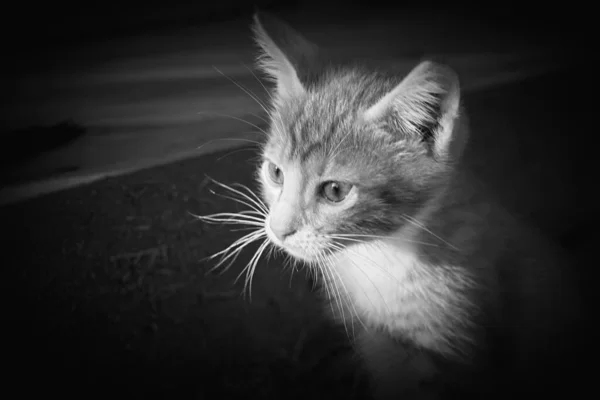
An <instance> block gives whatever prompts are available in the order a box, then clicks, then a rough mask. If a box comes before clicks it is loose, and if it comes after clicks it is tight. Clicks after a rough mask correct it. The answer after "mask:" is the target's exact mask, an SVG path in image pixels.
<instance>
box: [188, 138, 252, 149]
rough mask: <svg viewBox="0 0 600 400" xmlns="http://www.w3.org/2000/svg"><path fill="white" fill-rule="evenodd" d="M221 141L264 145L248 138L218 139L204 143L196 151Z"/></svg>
mask: <svg viewBox="0 0 600 400" xmlns="http://www.w3.org/2000/svg"><path fill="white" fill-rule="evenodd" d="M219 140H232V141H238V142H247V143H253V144H256V145H258V146H260V145H262V143H260V142H259V141H257V140H252V139H246V138H217V139H211V140H209V141H208V142H204V143H202V144H201V145H200V146H198V147H196V150H202V148H203V147H205V146H208V145H209V144H211V143H214V142H217V141H219Z"/></svg>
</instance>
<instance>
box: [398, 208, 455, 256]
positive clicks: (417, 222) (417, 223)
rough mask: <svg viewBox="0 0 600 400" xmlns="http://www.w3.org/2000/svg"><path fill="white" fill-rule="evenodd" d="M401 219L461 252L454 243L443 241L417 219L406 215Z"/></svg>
mask: <svg viewBox="0 0 600 400" xmlns="http://www.w3.org/2000/svg"><path fill="white" fill-rule="evenodd" d="M401 217H402V218H403V219H404V220H405V221H408V222H410V223H412V224H413V225H415V226H416V227H418V228H421V229H423V230H424V231H425V232H427V233H429V234H430V235H432V236H433V237H435V238H436V239H438V240H440V241H441V242H443V243H445V244H446V245H448V246H450V247H452V248H453V249H454V250H457V251H459V249H458V248H457V247H456V246H454V245H453V244H452V243H449V242H448V241H446V240H444V239H442V238H441V237H440V236H438V235H436V234H435V233H433V232H432V231H431V230H430V229H428V228H427V227H426V226H425V225H424V224H422V223H421V222H419V221H418V220H417V219H415V218H413V217H411V216H408V215H406V214H402V215H401Z"/></svg>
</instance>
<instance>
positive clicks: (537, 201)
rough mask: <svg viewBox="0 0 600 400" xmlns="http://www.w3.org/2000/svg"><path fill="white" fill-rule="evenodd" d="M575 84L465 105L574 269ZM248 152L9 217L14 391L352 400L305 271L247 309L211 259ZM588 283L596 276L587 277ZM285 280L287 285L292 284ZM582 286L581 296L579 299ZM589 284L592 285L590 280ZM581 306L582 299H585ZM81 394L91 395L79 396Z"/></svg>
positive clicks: (504, 178) (475, 156)
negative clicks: (222, 193) (227, 197)
mask: <svg viewBox="0 0 600 400" xmlns="http://www.w3.org/2000/svg"><path fill="white" fill-rule="evenodd" d="M569 79H570V75H569V74H568V73H565V74H561V75H553V76H549V77H546V78H544V79H540V80H537V81H532V82H529V83H527V84H520V85H517V86H506V87H503V88H499V89H496V90H491V91H488V92H485V93H479V94H474V95H472V96H467V98H466V100H465V101H466V104H467V106H468V107H469V109H470V110H471V114H472V118H471V119H472V125H473V130H474V131H475V132H474V133H473V135H472V139H473V140H472V145H471V148H470V150H469V153H468V155H467V157H468V159H469V160H470V161H469V163H470V164H471V166H472V167H473V169H474V170H475V171H476V173H478V174H479V175H480V176H482V177H483V178H485V179H486V181H488V183H489V184H490V186H491V187H492V188H494V190H496V191H497V193H498V195H499V196H500V197H501V198H502V199H503V200H504V202H505V203H506V204H508V205H509V206H510V207H512V208H513V209H515V210H516V211H518V212H519V213H520V214H521V215H523V216H524V217H526V218H529V219H531V220H532V221H534V222H536V223H537V224H538V225H540V226H542V227H543V228H544V229H545V230H546V231H547V232H548V233H549V234H550V235H551V236H553V237H555V238H557V239H559V240H561V241H562V242H563V243H564V244H565V245H567V246H569V249H570V251H571V253H572V254H573V255H574V256H576V257H580V259H581V260H582V262H581V263H580V269H581V271H582V276H583V277H585V275H584V274H585V272H586V269H591V264H588V263H586V262H583V261H584V260H585V257H586V254H591V249H592V243H595V240H594V239H593V237H592V236H591V233H590V231H587V233H586V231H585V229H587V228H586V227H587V226H590V222H589V221H590V220H591V218H592V216H593V215H594V213H595V210H593V208H592V206H593V201H592V200H586V199H587V196H585V194H586V189H585V188H586V182H589V177H590V176H591V167H592V163H591V158H590V155H591V154H592V150H591V149H589V147H590V146H583V145H582V143H587V139H588V137H589V135H590V134H588V133H587V131H586V130H585V129H583V128H584V127H585V125H584V124H583V123H582V122H581V121H585V116H586V113H585V112H584V110H583V109H581V107H579V106H578V105H575V104H573V103H571V102H568V103H562V102H560V101H558V100H557V99H561V98H565V96H564V94H565V93H567V92H569V91H570V90H571V89H572V88H571V85H570V80H569ZM255 156H256V154H255V152H254V151H253V150H252V149H251V148H250V149H248V150H245V151H241V152H236V153H233V154H227V152H224V153H218V154H213V155H206V156H203V157H200V158H196V159H189V160H186V161H182V162H178V163H173V164H170V165H166V166H162V167H157V168H153V169H148V170H144V171H140V172H137V173H135V174H131V175H125V176H121V177H118V178H111V179H107V180H102V181H98V182H96V183H94V184H91V185H87V186H81V187H78V188H75V189H71V190H68V191H64V192H59V193H54V194H52V195H47V196H44V197H41V198H38V199H34V200H30V201H26V202H23V203H20V204H16V205H11V206H6V207H3V208H0V220H1V221H2V231H3V232H2V233H3V237H5V239H4V241H3V246H5V247H4V249H3V251H2V253H3V261H2V265H3V268H4V270H5V272H6V274H5V275H4V277H3V282H4V287H5V289H4V292H5V293H6V294H7V295H8V301H7V302H6V303H5V307H6V312H7V313H8V320H9V321H11V323H9V324H8V327H7V328H5V330H6V331H8V333H9V340H7V341H5V345H6V347H7V348H6V350H5V352H6V358H5V360H6V363H7V364H8V365H9V370H10V375H9V377H14V378H9V380H11V379H14V382H20V379H23V377H28V380H29V383H25V384H19V391H20V393H21V394H22V395H23V396H27V395H28V394H32V393H33V392H37V391H38V390H40V389H43V391H44V392H45V393H46V394H47V395H49V394H56V395H59V396H60V397H62V398H81V396H82V393H85V396H84V397H86V398H88V397H92V398H93V397H96V396H100V395H104V396H106V395H110V396H112V397H117V398H119V397H123V398H125V397H128V398H132V397H133V398H183V396H186V398H191V397H190V396H189V395H195V396H197V397H200V396H203V395H204V397H205V398H247V397H249V396H253V397H257V398H280V399H284V398H286V399H287V398H290V399H294V398H297V399H304V398H315V399H316V398H331V397H332V395H333V394H336V395H338V396H340V398H351V397H350V395H351V394H352V393H354V394H356V393H360V392H359V391H358V389H357V388H355V387H353V386H352V385H353V384H354V383H353V381H352V373H353V370H352V368H350V364H349V363H348V357H349V353H348V349H347V347H346V346H347V344H346V342H345V339H344V336H343V335H342V334H341V332H339V331H337V330H335V329H333V327H331V325H329V324H328V323H327V322H326V321H325V320H324V319H323V318H322V317H321V314H320V306H319V304H318V302H317V301H316V299H315V296H314V294H313V293H311V291H310V289H309V287H308V285H307V284H306V280H305V279H304V276H303V274H296V275H294V279H292V280H290V274H289V271H284V270H283V269H282V267H281V265H282V259H281V258H275V259H271V260H270V261H269V262H268V263H267V262H265V261H264V260H263V261H262V262H261V263H260V264H259V267H258V269H257V272H256V275H255V280H254V285H253V290H252V300H251V301H250V300H249V299H247V298H243V297H242V296H241V289H242V285H241V283H242V282H238V284H234V283H233V281H234V279H235V276H236V275H237V273H238V272H239V271H240V270H241V268H242V267H243V266H244V264H245V263H244V260H247V259H248V258H249V256H250V255H251V254H252V253H253V251H252V250H250V249H249V250H248V251H246V252H245V253H244V257H241V258H240V260H239V262H237V263H236V264H235V265H234V266H233V267H232V269H231V270H230V272H229V273H226V274H224V275H222V276H218V275H214V274H208V275H207V270H208V268H209V267H210V266H211V265H212V264H211V263H210V262H203V261H202V258H204V257H205V256H207V255H209V254H211V253H213V252H215V251H217V250H220V249H222V248H224V247H225V246H227V245H228V244H229V243H231V242H232V241H233V240H234V239H235V238H237V237H239V236H240V235H241V234H242V233H243V232H235V231H230V230H229V229H228V227H218V226H211V225H205V224H203V223H200V222H198V221H197V220H195V219H194V218H193V217H191V216H190V215H189V214H188V212H192V213H197V214H208V213H213V212H218V211H227V210H232V209H236V208H237V205H236V204H234V203H232V202H228V201H223V200H222V199H220V198H219V197H216V196H214V195H211V194H210V192H209V189H217V188H216V187H215V186H214V185H213V184H211V183H210V182H209V181H207V180H206V179H205V174H208V175H209V176H211V177H212V178H215V179H217V180H219V181H223V182H226V183H232V182H241V183H244V184H248V185H252V176H251V175H252V169H253V164H252V162H253V161H252V159H253V157H255ZM586 281H589V280H586ZM290 282H291V283H290ZM587 287H588V286H582V289H585V288H587ZM589 287H591V283H590V284H589ZM583 293H584V294H585V295H586V296H587V293H588V292H586V291H584V292H583ZM82 390H84V392H82Z"/></svg>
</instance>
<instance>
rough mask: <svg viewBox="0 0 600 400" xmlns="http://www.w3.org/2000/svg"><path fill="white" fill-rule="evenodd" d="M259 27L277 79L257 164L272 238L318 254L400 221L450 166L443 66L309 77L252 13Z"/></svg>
mask: <svg viewBox="0 0 600 400" xmlns="http://www.w3.org/2000/svg"><path fill="white" fill-rule="evenodd" d="M255 32H256V33H257V40H258V42H259V44H260V45H261V46H262V48H263V50H265V54H264V57H265V58H264V59H263V64H262V67H263V70H264V71H266V72H267V73H268V74H270V75H271V77H272V78H273V79H274V80H275V82H276V83H277V91H276V93H275V94H274V101H273V108H272V109H273V111H272V112H271V115H270V118H271V121H270V122H271V124H270V125H271V127H270V130H269V134H268V139H267V143H266V144H265V146H264V148H263V152H262V159H263V162H262V164H261V166H260V168H259V170H258V180H259V183H260V184H261V187H262V195H263V198H264V200H265V202H266V204H267V205H268V207H269V213H268V217H267V219H266V221H265V228H266V231H267V235H268V237H269V239H270V240H271V242H273V243H274V244H275V245H277V246H279V247H281V248H283V249H284V250H285V251H286V252H287V253H289V254H290V255H292V256H293V257H295V258H298V259H301V260H304V261H308V262H316V261H320V260H322V258H323V257H324V256H326V255H329V254H331V253H335V252H337V251H340V250H342V249H343V247H344V246H347V245H351V244H353V243H356V242H365V241H369V240H373V239H377V238H381V237H385V236H388V235H390V234H391V233H393V232H395V231H397V230H399V229H401V228H402V227H403V226H404V225H405V224H407V219H408V218H410V217H414V216H415V215H416V214H417V213H418V212H419V210H421V209H422V208H423V207H424V206H425V205H426V204H427V203H428V201H430V200H431V199H432V198H433V197H434V196H435V195H436V193H438V191H439V190H440V188H441V187H442V186H443V183H444V182H445V181H446V180H447V175H448V172H450V170H451V168H450V164H449V163H447V162H446V161H447V158H446V156H447V153H448V144H449V143H450V140H449V138H448V135H449V134H447V131H448V130H449V131H450V132H451V131H452V122H453V120H454V116H455V114H456V109H457V103H458V96H456V98H455V101H453V102H452V104H447V103H445V101H446V97H445V96H444V94H445V92H444V90H445V87H443V82H441V79H439V78H440V76H439V70H437V69H435V68H434V67H435V66H434V65H433V64H430V63H423V64H421V65H419V67H417V68H415V70H413V72H411V73H410V74H409V75H408V76H407V77H406V78H404V79H399V78H397V77H384V76H381V75H378V74H374V73H369V72H363V71H360V70H358V69H356V68H352V69H346V70H344V69H337V70H326V71H325V72H323V73H322V74H321V76H320V77H319V79H318V80H317V83H313V84H308V83H307V82H301V81H300V80H299V78H298V75H299V73H298V72H297V70H296V69H295V68H294V65H292V63H291V62H290V61H289V59H288V58H286V55H285V54H284V53H285V52H284V51H283V50H282V49H280V48H279V47H277V45H276V44H275V43H274V42H273V40H272V39H271V38H270V37H269V36H268V35H267V33H266V31H264V29H263V28H262V26H261V25H260V23H259V22H258V21H257V25H255ZM300 40H302V39H299V38H298V37H295V38H294V39H293V40H291V41H288V42H294V43H298V41H300ZM290 59H293V58H290ZM295 59H299V57H295ZM455 106H456V107H455ZM449 107H450V108H449ZM448 115H450V116H451V118H447V116H448ZM424 132H427V133H428V134H430V135H431V136H427V137H425V136H424Z"/></svg>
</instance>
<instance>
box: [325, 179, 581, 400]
mask: <svg viewBox="0 0 600 400" xmlns="http://www.w3.org/2000/svg"><path fill="white" fill-rule="evenodd" d="M473 182H474V180H473V178H472V177H469V176H467V174H466V173H461V172H457V175H456V176H455V177H454V179H453V180H452V183H451V184H449V186H448V189H447V190H446V193H445V194H444V195H443V196H441V197H440V198H439V199H437V200H436V201H435V203H434V204H433V205H431V207H430V209H429V210H427V212H424V213H423V214H422V216H421V218H418V220H419V222H420V223H422V224H423V228H420V227H416V226H409V227H405V228H402V229H401V230H400V231H398V232H397V233H396V234H395V235H393V236H392V237H391V238H390V239H386V240H380V241H376V242H374V243H369V244H364V245H356V246H353V249H352V251H353V253H355V254H345V255H344V256H343V257H340V259H339V261H338V262H339V264H340V265H339V266H338V267H336V270H337V271H339V277H340V279H341V281H342V282H343V284H342V286H344V287H345V288H346V294H345V296H346V301H347V305H346V308H345V310H344V315H343V316H342V315H341V313H339V312H337V313H336V315H335V317H336V318H338V319H341V320H343V323H345V324H348V325H349V326H351V327H352V328H353V329H355V330H356V333H355V336H356V339H357V340H356V343H357V346H358V350H359V353H360V354H361V355H362V357H363V359H365V360H364V361H365V362H366V363H367V366H368V369H370V370H374V371H378V370H381V372H376V374H378V375H380V376H381V378H380V380H379V381H378V382H376V385H377V389H376V390H378V391H379V395H380V397H381V398H388V397H389V396H390V393H391V394H392V395H396V394H398V395H401V394H403V393H405V391H406V390H411V389H410V386H411V385H413V384H415V382H410V381H409V380H408V379H404V381H405V382H403V383H401V382H399V380H398V379H399V378H398V376H399V375H398V374H397V373H392V375H391V376H387V375H386V372H387V371H404V376H409V377H410V376H413V377H414V379H415V380H430V379H431V378H432V377H433V378H436V376H435V375H436V374H438V373H441V374H444V375H445V376H444V377H443V378H442V381H444V380H445V381H448V382H445V383H449V384H450V385H460V386H464V385H467V386H468V387H467V388H466V389H465V388H463V389H465V391H463V392H462V393H461V395H462V396H464V395H465V394H466V393H471V394H472V395H474V396H475V397H474V398H478V396H481V395H487V396H490V395H492V396H496V395H497V396H498V397H500V396H501V395H505V394H506V393H505V392H502V390H505V389H506V388H507V387H509V388H510V389H509V390H514V389H513V388H511V387H510V384H511V383H512V384H515V385H517V387H520V388H521V389H520V390H524V391H525V392H526V391H527V390H541V388H545V389H547V388H548V387H554V388H560V389H565V388H564V386H563V385H564V384H565V383H566V382H567V381H568V379H566V376H565V375H564V374H563V373H561V372H560V371H561V370H560V368H565V367H566V368H571V367H572V366H568V365H565V364H564V363H565V356H566V355H567V354H566V353H565V352H566V351H569V347H570V346H569V345H570V344H571V342H572V341H573V340H574V338H573V337H572V336H571V335H568V332H576V328H575V326H574V324H575V323H577V321H578V315H577V310H578V303H577V300H576V294H575V293H574V292H573V291H572V290H573V288H572V287H571V286H570V283H571V282H573V279H572V278H573V277H571V276H569V275H568V273H567V271H566V269H565V268H568V267H569V264H568V263H567V262H566V258H565V256H564V254H562V252H561V250H560V249H559V248H557V247H556V245H555V244H554V243H551V242H549V241H547V240H545V239H544V238H543V237H542V236H541V235H540V233H539V232H537V231H536V230H534V229H533V228H531V227H529V226H527V225H525V224H523V223H521V222H520V221H518V220H517V219H515V218H514V217H512V216H511V215H510V214H509V213H508V212H507V211H506V210H504V209H503V208H502V207H501V206H500V205H498V204H495V203H494V201H493V200H492V199H490V198H487V197H486V196H485V195H484V194H483V193H482V187H481V186H480V187H478V188H474V187H472V184H473ZM433 232H435V235H436V236H437V238H436V237H434V236H433V235H432V233H433ZM442 238H443V239H442ZM379 243H382V244H379ZM373 263H376V264H377V266H378V268H372V267H370V268H369V266H370V265H371V264H373ZM386 337H387V338H389V337H391V338H393V339H395V340H386ZM565 340H566V341H568V342H567V343H565V342H564V341H565ZM374 341H375V342H379V343H380V344H379V345H378V346H377V347H373V346H372V343H373V342H374ZM396 341H399V342H402V343H403V345H404V346H405V347H406V346H407V345H408V346H409V347H413V346H415V347H417V348H420V349H422V350H426V352H425V353H422V354H419V355H418V356H416V358H415V356H414V354H413V355H410V354H409V352H407V351H406V350H405V349H401V350H400V349H397V348H395V347H396V346H398V343H397V342H396ZM381 342H383V344H381ZM565 344H566V345H565ZM417 352H418V351H417ZM390 354H394V356H393V357H391V356H390ZM435 354H440V355H442V356H443V357H444V358H445V359H446V361H449V362H442V363H441V365H440V364H439V363H437V365H436V363H435V362H432V361H431V359H430V357H431V355H435ZM574 358H575V357H574ZM574 358H573V359H574ZM411 359H412V361H411ZM415 359H416V362H415V361H414V360H415ZM439 360H440V359H438V360H436V361H439ZM407 371H408V372H407ZM553 378H559V379H561V380H562V381H561V382H559V383H558V386H556V385H557V383H556V382H553V381H552V379H553ZM388 379H389V380H388ZM475 379H477V380H480V381H479V382H477V383H475ZM386 380H388V381H386ZM453 380H454V381H453ZM465 380H466V382H465ZM376 381H377V378H376ZM469 381H470V382H469ZM525 383H527V387H526V388H525V387H523V385H524V384H525ZM553 385H555V386H553ZM443 390H449V389H448V387H445V388H444V389H443ZM548 393H549V392H548ZM488 398H489V397H488Z"/></svg>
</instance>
